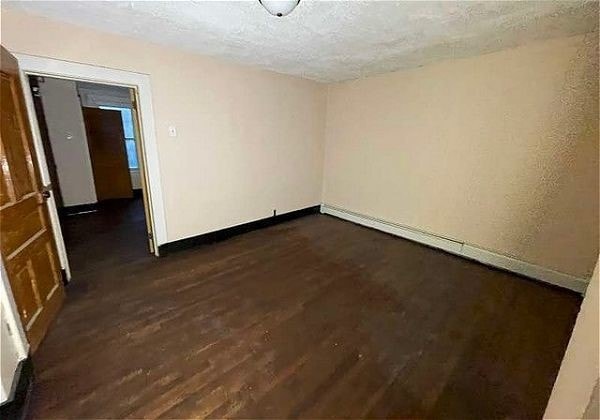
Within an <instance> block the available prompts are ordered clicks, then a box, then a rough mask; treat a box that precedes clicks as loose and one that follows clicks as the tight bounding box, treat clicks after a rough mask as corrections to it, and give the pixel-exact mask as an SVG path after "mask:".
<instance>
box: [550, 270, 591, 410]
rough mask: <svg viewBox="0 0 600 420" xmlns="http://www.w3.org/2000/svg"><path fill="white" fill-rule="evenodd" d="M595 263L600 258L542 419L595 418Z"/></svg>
mask: <svg viewBox="0 0 600 420" xmlns="http://www.w3.org/2000/svg"><path fill="white" fill-rule="evenodd" d="M599 265H600V260H598V262H597V264H596V269H595V270H594V275H593V277H592V280H591V282H590V285H589V286H588V289H587V291H586V294H585V298H584V300H583V303H582V304H581V310H580V312H579V316H578V317H577V322H576V323H575V328H574V329H573V335H572V336H571V340H570V341H569V346H568V347H567V351H566V353H565V357H564V359H563V362H562V365H561V367H560V372H559V373H558V377H557V378H556V383H555V384H554V389H553V390H552V395H551V396H550V401H549V402H548V407H547V408H546V413H545V414H544V418H546V419H580V418H598V417H597V413H598V377H599V376H600V373H599V370H600V365H599V361H598V359H599V358H600V346H599V345H598V341H599V337H598V334H599V330H600V325H599V316H600V313H599V307H600V299H599V293H600V289H599V286H598V270H599V269H600V267H599Z"/></svg>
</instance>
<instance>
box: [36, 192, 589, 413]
mask: <svg viewBox="0 0 600 420" xmlns="http://www.w3.org/2000/svg"><path fill="white" fill-rule="evenodd" d="M65 230H66V237H67V240H68V245H67V246H68V249H69V253H70V256H71V261H72V265H73V272H74V279H73V282H72V284H71V285H70V286H69V287H68V289H67V293H68V297H67V302H66V305H65V307H64V308H63V310H62V312H61V313H60V314H59V317H58V319H57V321H56V322H55V324H54V325H53V326H52V328H51V330H50V333H49V335H48V336H47V337H46V339H45V341H44V342H43V343H42V345H41V347H40V348H39V351H38V352H37V353H36V354H35V355H34V364H35V370H36V375H37V376H36V383H35V388H34V392H33V396H32V404H31V412H30V413H31V416H32V417H33V418H51V417H61V418H119V417H129V418H142V417H144V418H147V417H163V418H197V417H212V418H224V417H234V418H288V417H301V418H333V417H336V418H357V417H370V418H377V417H379V418H381V417H388V418H390V417H393V418H407V417H411V418H415V417H428V418H454V419H464V418H540V417H541V416H542V414H543V411H544V408H545V405H546V401H547V399H548V396H549V394H550V391H551V388H552V384H553V382H554V378H555V376H556V374H557V371H558V368H559V365H560V361H561V358H562V355H563V352H564V350H565V347H566V345H567V342H568V339H569V335H570V331H571V328H572V326H573V323H574V320H575V317H576V315H577V311H578V308H579V305H580V300H581V299H580V297H579V296H578V295H576V294H573V293H570V292H567V291H564V290H560V289H556V288H552V287H547V286H544V285H542V284H540V283H536V282H534V281H530V280H527V279H524V278H521V277H518V276H515V275H512V274H508V273H505V272H502V271H497V270H493V269H490V268H487V267H485V266H482V265H480V264H477V263H474V262H470V261H467V260H464V259H461V258H458V257H455V256H452V255H449V254H446V253H443V252H441V251H436V250H433V249H430V248H427V247H424V246H420V245H417V244H414V243H412V242H409V241H406V240H402V239H399V238H394V237H392V236H388V235H386V234H383V233H379V232H376V231H372V230H369V229H366V228H362V227H359V226H355V225H353V224H351V223H347V222H343V221H340V220H336V219H334V218H331V217H328V216H321V215H315V216H308V217H304V218H302V219H297V220H294V221H291V222H287V223H284V224H281V225H277V226H274V227H270V228H267V229H263V230H259V231H254V232H251V233H247V234H244V235H241V236H238V237H235V238H232V239H229V240H227V241H224V242H221V243H217V244H213V245H208V246H203V247H200V248H196V249H193V250H188V251H181V252H178V253H174V254H171V255H168V256H166V257H162V258H154V257H152V256H150V255H149V254H148V253H147V251H146V244H145V239H144V226H143V215H142V213H141V206H140V203H139V202H131V203H126V204H122V205H113V206H109V207H107V208H105V209H103V210H101V211H100V212H98V213H94V214H88V215H81V216H76V217H71V218H69V219H68V220H67V221H66V223H65Z"/></svg>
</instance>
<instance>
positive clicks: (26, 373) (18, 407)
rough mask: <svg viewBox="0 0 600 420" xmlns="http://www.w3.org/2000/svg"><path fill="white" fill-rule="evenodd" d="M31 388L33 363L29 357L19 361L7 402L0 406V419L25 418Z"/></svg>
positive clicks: (19, 419) (18, 419)
mask: <svg viewBox="0 0 600 420" xmlns="http://www.w3.org/2000/svg"><path fill="white" fill-rule="evenodd" d="M32 388H33V363H32V362H31V357H28V358H27V359H25V360H21V361H20V362H19V365H18V366H17V370H16V372H15V376H14V378H13V386H12V388H11V392H10V395H9V398H8V400H7V401H5V402H4V403H2V404H1V405H0V418H2V419H15V420H22V419H25V418H26V417H27V408H28V406H29V397H30V395H31V390H32Z"/></svg>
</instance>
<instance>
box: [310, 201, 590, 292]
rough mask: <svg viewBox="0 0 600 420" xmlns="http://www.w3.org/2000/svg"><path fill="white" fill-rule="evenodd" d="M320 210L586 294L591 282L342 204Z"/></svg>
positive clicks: (323, 207) (327, 206) (325, 206)
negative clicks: (365, 213)
mask: <svg viewBox="0 0 600 420" xmlns="http://www.w3.org/2000/svg"><path fill="white" fill-rule="evenodd" d="M321 213H323V214H328V215H330V216H334V217H337V218H340V219H343V220H347V221H349V222H352V223H356V224H358V225H361V226H366V227H369V228H372V229H376V230H379V231H382V232H385V233H389V234H391V235H395V236H400V237H402V238H405V239H409V240H411V241H414V242H418V243H421V244H424V245H427V246H430V247H433V248H437V249H441V250H443V251H446V252H449V253H451V254H454V255H458V256H460V257H463V258H468V259H470V260H474V261H478V262H480V263H482V264H485V265H489V266H492V267H495V268H500V269H502V270H506V271H510V272H513V273H517V274H520V275H522V276H525V277H529V278H531V279H534V280H539V281H542V282H544V283H548V284H552V285H554V286H559V287H562V288H566V289H569V290H573V291H575V292H578V293H584V292H585V289H586V287H587V285H588V281H587V280H585V279H583V278H579V277H575V276H572V275H570V274H566V273H561V272H559V271H555V270H552V269H549V268H545V267H541V266H539V265H535V264H531V263H528V262H526V261H521V260H518V259H516V258H513V257H509V256H507V255H502V254H498V253H496V252H492V251H489V250H486V249H483V248H480V247H477V246H475V245H473V244H468V243H464V242H460V241H457V240H455V239H451V238H445V237H442V236H438V235H435V234H431V233H429V232H425V231H422V230H419V229H415V228H412V227H410V226H405V225H401V224H397V223H392V222H388V221H386V220H382V219H378V218H375V217H371V216H367V215H364V214H360V213H356V212H353V211H350V210H346V209H343V208H340V207H335V206H331V205H327V204H323V205H321Z"/></svg>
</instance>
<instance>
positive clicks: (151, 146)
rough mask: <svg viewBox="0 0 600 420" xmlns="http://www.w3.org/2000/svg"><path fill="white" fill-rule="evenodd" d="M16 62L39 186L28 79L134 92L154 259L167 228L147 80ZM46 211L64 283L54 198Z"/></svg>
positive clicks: (33, 59)
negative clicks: (82, 84) (82, 82)
mask: <svg viewBox="0 0 600 420" xmlns="http://www.w3.org/2000/svg"><path fill="white" fill-rule="evenodd" d="M13 55H14V56H15V57H16V58H17V60H18V62H19V69H20V77H21V84H22V86H23V90H24V92H23V94H24V96H25V106H26V108H27V114H28V117H29V124H30V126H31V131H32V134H33V142H34V148H35V151H36V154H37V160H38V162H37V163H38V166H39V168H40V175H41V178H42V183H43V184H44V185H47V184H49V183H50V174H49V172H48V165H47V162H46V156H45V154H44V149H43V147H42V140H41V135H40V131H39V126H38V122H37V117H36V114H35V109H34V105H33V98H32V96H31V89H30V86H29V78H28V76H30V75H31V76H46V77H59V78H61V79H70V80H76V81H85V82H93V83H100V84H110V85H113V86H122V87H127V88H132V89H134V91H135V93H136V95H137V98H138V109H137V112H138V113H139V120H140V121H139V123H140V126H141V133H140V134H141V135H140V139H139V142H140V145H141V147H140V149H141V150H140V152H141V154H142V156H140V157H141V160H142V161H143V163H144V165H143V170H144V173H142V174H141V175H142V176H144V177H145V178H146V180H147V181H148V182H147V185H146V187H145V188H146V191H145V193H146V194H147V196H148V201H149V203H150V206H149V207H150V208H148V209H147V210H148V211H149V213H150V216H151V217H150V225H151V227H152V234H153V239H154V244H155V246H154V254H155V255H156V256H158V248H159V245H162V244H165V243H166V242H167V226H166V219H165V212H164V201H163V193H162V188H161V185H162V184H161V179H160V165H159V159H158V144H157V140H156V131H155V124H154V112H153V109H152V92H151V87H150V76H149V75H147V74H144V73H136V72H130V71H125V70H117V69H112V68H107V67H100V66H95V65H90V64H81V63H75V62H71V61H64V60H57V59H54V58H47V57H39V56H33V55H28V54H18V53H13ZM47 203H48V211H49V213H50V219H51V223H52V227H53V231H54V239H55V241H56V246H57V248H58V253H59V258H60V263H61V266H62V268H63V269H64V270H65V271H66V274H67V279H68V280H70V278H71V273H70V269H69V262H68V259H67V253H66V248H65V244H64V239H63V236H62V231H61V228H60V221H59V218H58V211H57V208H56V202H55V201H54V197H51V198H50V199H49V200H48V201H47Z"/></svg>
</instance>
